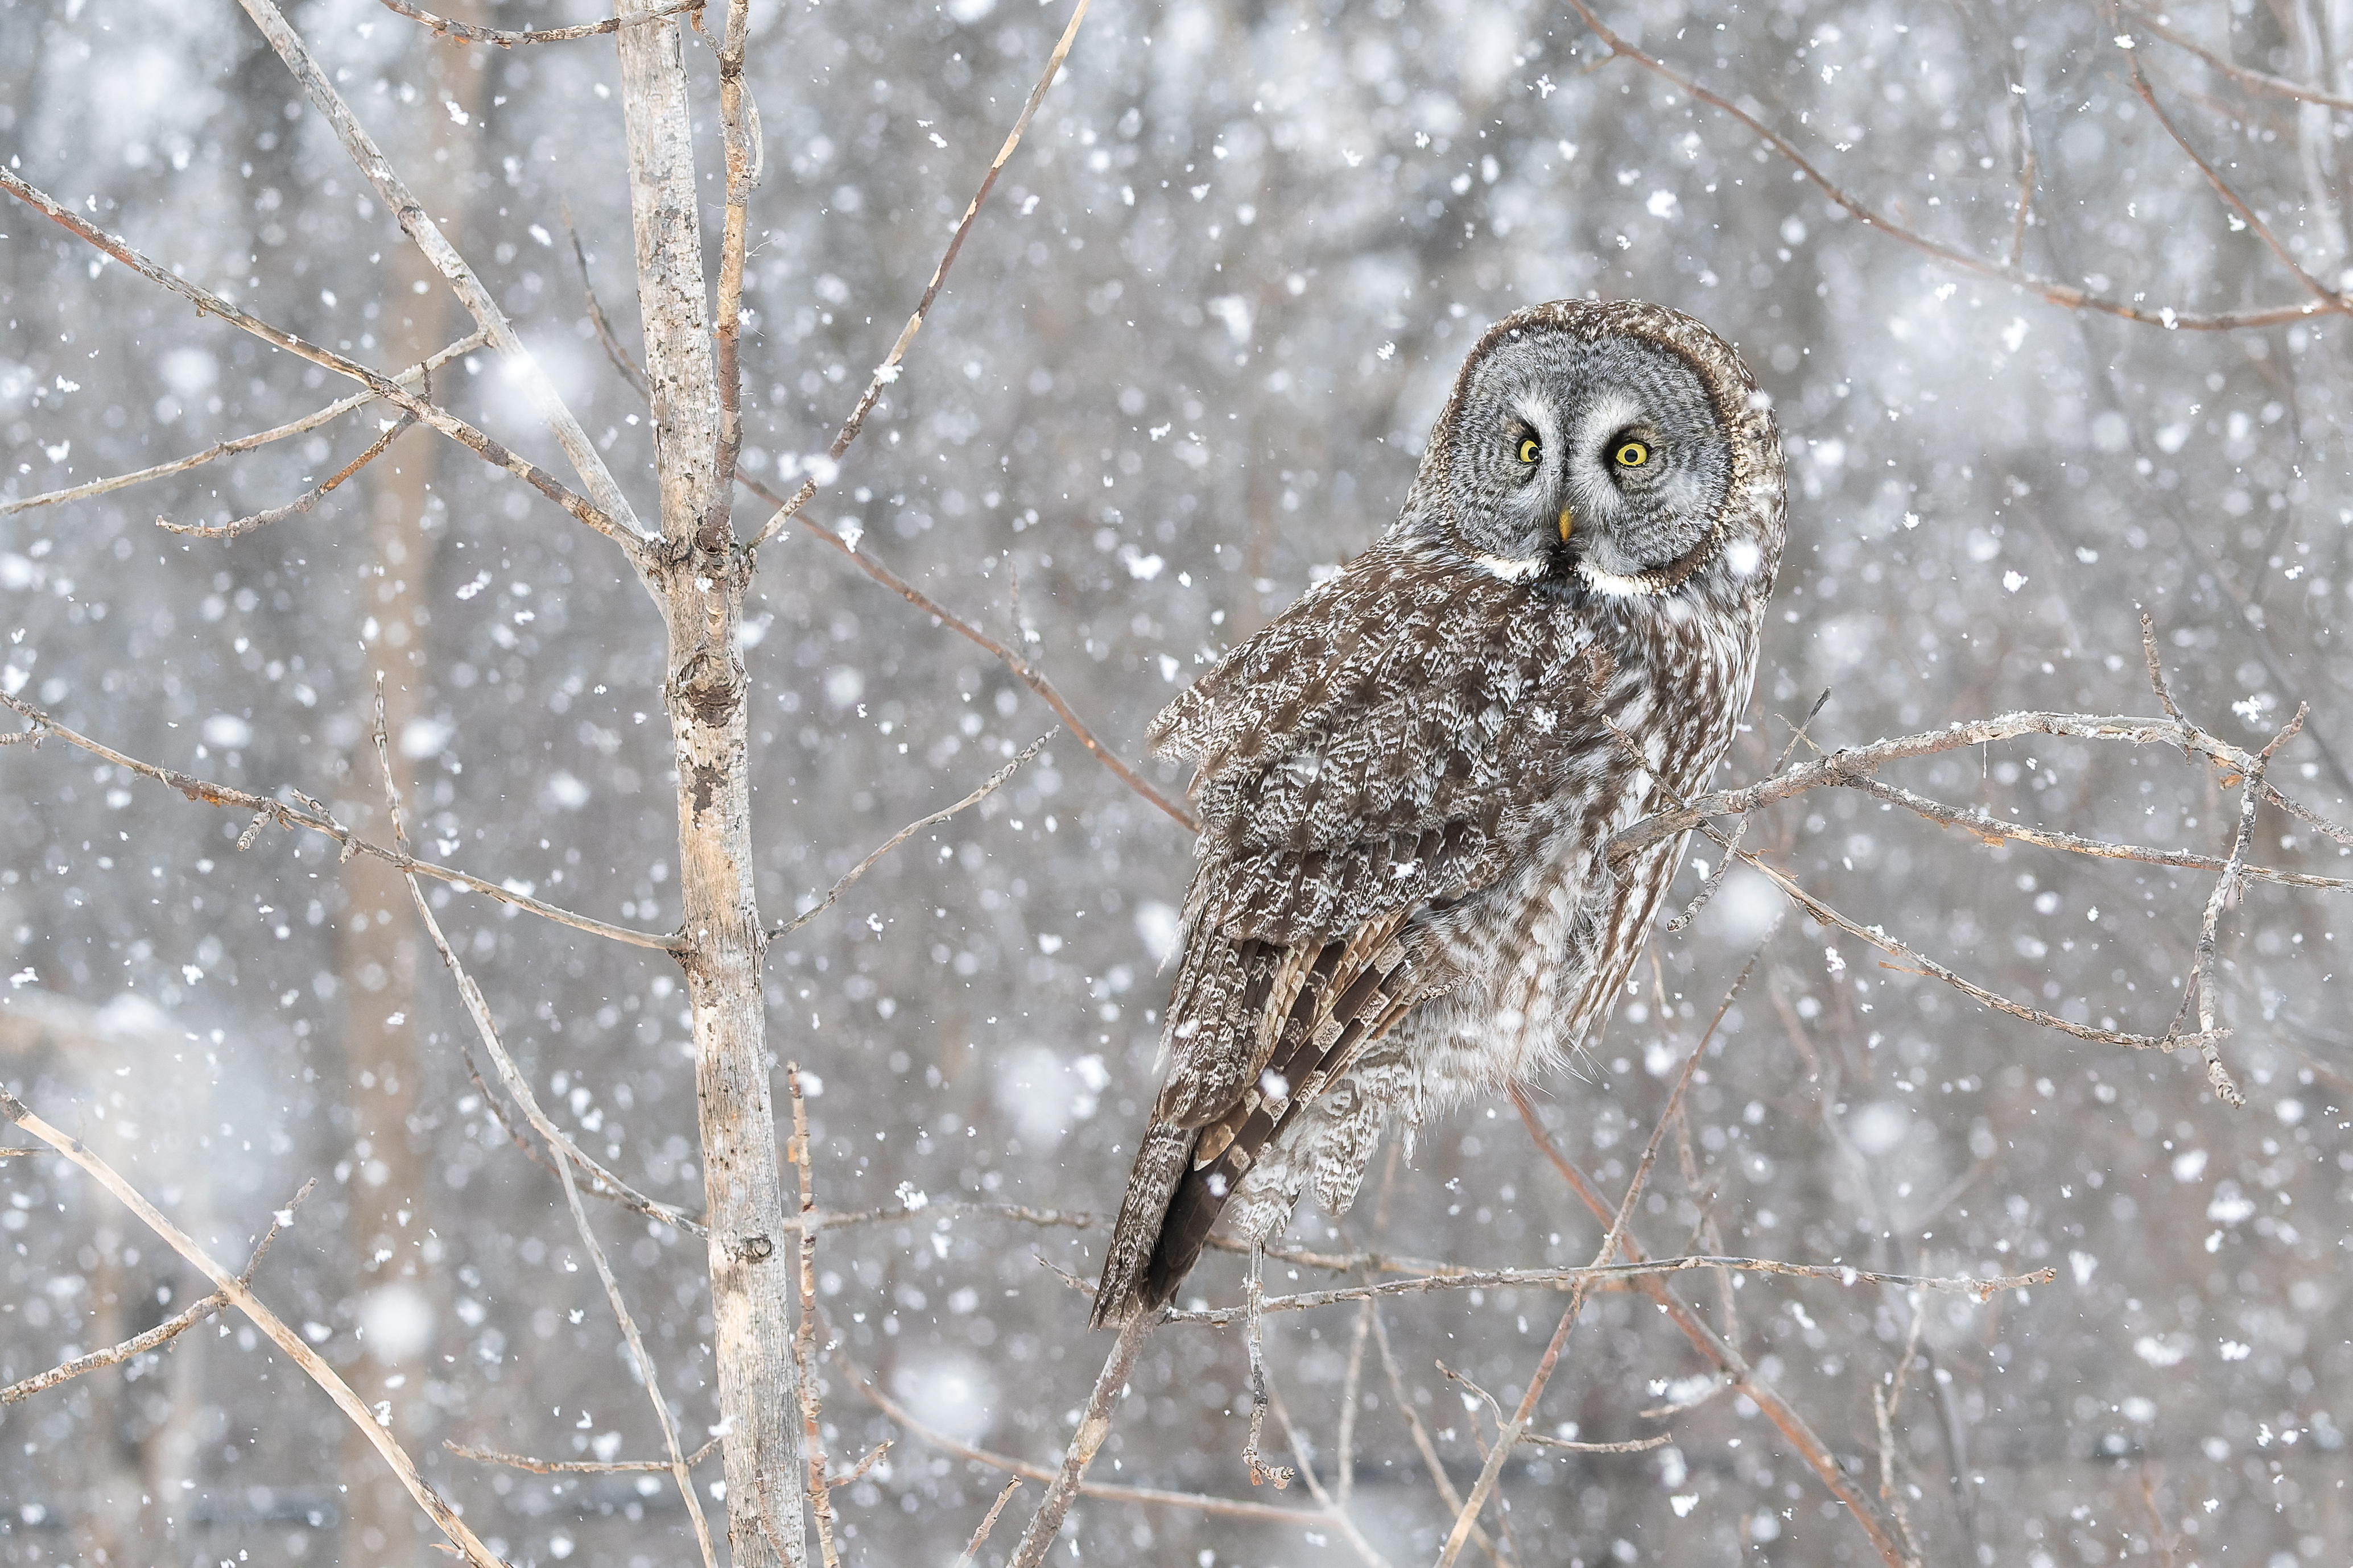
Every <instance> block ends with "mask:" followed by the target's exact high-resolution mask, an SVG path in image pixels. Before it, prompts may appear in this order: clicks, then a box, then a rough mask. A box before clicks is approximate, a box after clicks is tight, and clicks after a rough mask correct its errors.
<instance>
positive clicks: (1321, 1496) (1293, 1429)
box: [1266, 1384, 1388, 1568]
mask: <svg viewBox="0 0 2353 1568" xmlns="http://www.w3.org/2000/svg"><path fill="white" fill-rule="evenodd" d="M1266 1392H1267V1399H1268V1402H1269V1403H1270V1404H1271V1405H1272V1407H1273V1410H1274V1418H1275V1420H1277V1421H1278V1422H1280V1423H1282V1436H1283V1441H1284V1442H1286V1443H1288V1444H1289V1445H1290V1446H1291V1457H1292V1458H1294V1459H1297V1460H1298V1461H1299V1479H1301V1480H1302V1481H1303V1482H1305V1483H1306V1486H1307V1495H1308V1496H1310V1497H1312V1498H1314V1500H1315V1501H1316V1503H1317V1504H1318V1505H1319V1506H1321V1507H1322V1509H1323V1510H1324V1518H1325V1519H1326V1520H1327V1521H1329V1522H1330V1523H1331V1526H1332V1528H1333V1529H1335V1530H1336V1531H1339V1532H1340V1533H1341V1534H1342V1535H1343V1536H1345V1537H1346V1538H1347V1542H1348V1547H1349V1550H1350V1551H1352V1552H1356V1560H1357V1561H1358V1562H1360V1563H1364V1564H1365V1568H1388V1558H1386V1557H1384V1556H1382V1555H1381V1554H1380V1552H1378V1551H1377V1550H1376V1549H1375V1548H1374V1546H1373V1543H1372V1542H1369V1541H1367V1540H1366V1539H1365V1532H1364V1531H1361V1530H1359V1529H1357V1528H1356V1521H1355V1520H1354V1519H1353V1518H1351V1517H1350V1516H1349V1513H1348V1510H1347V1506H1346V1504H1345V1503H1344V1502H1342V1501H1340V1500H1338V1499H1336V1498H1335V1497H1334V1496H1333V1495H1332V1493H1331V1491H1330V1490H1329V1489H1326V1488H1325V1487H1324V1483H1323V1482H1322V1481H1321V1480H1320V1479H1317V1478H1316V1475H1315V1463H1314V1456H1313V1455H1312V1454H1310V1453H1309V1452H1308V1449H1307V1438H1306V1436H1305V1434H1303V1433H1302V1432H1301V1431H1300V1430H1299V1428H1298V1426H1296V1425H1294V1424H1293V1421H1292V1419H1291V1412H1290V1411H1289V1410H1287V1409H1285V1408H1284V1407H1283V1403H1282V1394H1280V1393H1279V1392H1277V1391H1276V1389H1275V1388H1274V1386H1273V1384H1268V1385H1267V1391H1266Z"/></svg>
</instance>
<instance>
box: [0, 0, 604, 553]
mask: <svg viewBox="0 0 2353 1568" xmlns="http://www.w3.org/2000/svg"><path fill="white" fill-rule="evenodd" d="M251 3H254V4H260V3H262V0H251ZM0 191H5V192H6V193H7V194H8V195H12V196H15V197H16V199H17V200H18V201H21V202H23V203H25V204H26V205H27V206H30V207H33V208H35V209H37V211H39V212H40V214H41V215H42V216H45V217H47V219H48V220H49V221H50V222H51V223H54V224H56V225H57V226H58V227H60V228H62V229H65V230H66V231H67V232H69V233H70V234H72V235H73V236H74V237H77V238H79V239H81V240H83V241H85V242H86V243H88V244H89V245H90V246H92V247H95V248H96V249H98V250H100V251H102V252H104V253H105V254H106V255H109V256H111V257H112V258H114V259H115V260H117V261H120V262H121V263H122V265H124V266H125V267H128V268H131V269H132V271H133V272H136V273H138V274H139V275H140V276H141V277H142V278H144V279H147V280H148V281H149V282H151V283H153V284H155V285H157V286H158V287H159V288H163V289H168V290H169V291H171V292H172V293H174V294H177V295H178V296H179V297H180V298H181V299H183V300H187V301H188V302H189V303H190V304H192V305H194V306H195V308H196V310H197V311H198V313H200V314H204V315H213V316H218V317H219V318H220V319H221V320H222V321H227V322H228V323H229V324H230V325H231V326H235V327H239V328H242V329H243V330H244V331H248V332H250V333H252V334H253V335H254V336H255V337H257V338H259V339H260V340H261V341H262V342H266V343H269V344H272V345H274V346H276V347H278V348H280V349H283V350H285V351H286V352H287V353H290V354H294V355H296V356H298V357H299V358H301V359H305V360H308V361H310V362H311V363H312V364H315V365H318V366H319V367H320V368H322V369H323V370H332V371H333V372H334V373H335V374H338V375H343V376H349V377H350V378H351V379H352V380H353V381H356V382H358V383H359V384H361V385H363V386H364V387H366V388H367V389H368V391H369V392H370V394H371V395H374V396H375V397H378V398H381V399H382V400H384V401H385V402H386V403H389V404H391V405H394V406H395V407H396V408H400V409H403V410H405V411H406V412H408V413H411V414H414V415H416V416H417V418H419V419H420V420H422V421H423V422H424V423H426V424H427V425H430V426H433V428H434V429H436V430H438V431H440V432H441V434H443V435H444V436H447V437H449V438H450V439H451V440H453V441H456V442H457V443H458V444H459V445H460V446H462V447H465V448H466V449H467V450H468V451H470V452H472V453H473V454H475V455H476V456H477V457H479V458H481V459H482V460H483V461H484V462H486V463H489V464H490V465H491V467H493V468H503V469H505V470H506V471H507V472H508V473H511V474H512V475H514V476H515V477H516V478H517V479H521V480H522V481H523V482H524V483H525V484H527V485H529V486H531V487H532V488H533V489H535V490H537V491H539V492H540V493H541V494H542V495H543V496H545V497H547V498H548V499H549V500H552V501H554V502H555V504H556V505H558V506H560V507H562V508H563V509H564V510H565V511H567V512H570V513H571V514H572V515H573V516H574V517H576V518H578V519H579V520H580V521H582V522H585V523H586V524H587V525H588V526H589V527H591V528H593V529H595V530H596V531H598V532H599V533H606V534H612V535H614V536H615V537H618V538H623V539H624V540H625V541H626V538H627V537H628V536H627V533H626V530H625V529H624V527H623V525H622V524H619V523H617V522H615V521H614V520H613V517H612V515H610V514H609V513H608V512H607V510H604V509H603V508H601V507H599V506H598V505H597V504H596V502H595V501H592V500H589V499H588V498H587V497H586V496H582V495H579V494H577V493H575V491H573V490H572V489H568V488H566V487H565V484H564V482H563V481H562V480H560V479H557V478H556V477H555V476H554V475H553V474H551V473H549V472H547V470H546V469H544V468H540V467H539V466H538V465H537V464H535V463H533V462H531V461H530V460H529V459H527V458H522V457H521V456H519V455H517V454H516V453H514V452H512V451H510V450H508V449H507V447H504V446H502V445H501V444H500V443H499V442H497V441H494V440H492V439H491V437H489V436H486V435H484V434H483V433H482V432H481V431H480V430H477V429H475V428H474V427H473V426H471V425H469V424H467V423H466V422H465V421H464V420H462V419H460V418H459V417H458V416H456V415H454V414H451V413H450V412H449V411H448V409H446V408H438V407H435V406H434V405H431V404H428V403H424V402H421V401H419V400H418V399H417V398H415V397H412V396H411V395H409V394H408V392H407V390H406V388H404V387H403V386H401V385H400V384H399V383H397V382H396V381H394V380H392V379H390V378H389V377H387V376H385V375H383V374H379V373H377V372H375V371H373V370H370V369H369V368H368V367H367V366H365V365H364V364H362V363H359V362H358V361H357V360H354V359H350V358H347V357H345V356H344V355H343V354H339V353H334V352H333V351H332V350H331V349H325V348H322V347H321V346H320V345H318V344H317V343H312V342H304V341H303V340H302V339H301V338H298V337H296V336H295V335H294V334H293V333H291V332H288V331H280V329H279V328H277V327H274V326H272V325H270V324H269V322H268V321H263V320H262V319H261V318H260V317H259V316H256V315H254V314H253V313H252V312H251V311H249V310H243V309H240V308H239V307H237V306H236V305H233V304H231V303H229V301H228V300H225V299H223V298H221V297H220V296H219V295H217V294H216V293H214V292H213V291H212V290H211V289H204V288H199V287H198V286H197V285H195V284H194V283H191V282H189V281H188V280H187V279H185V278H182V277H180V276H179V275H178V274H177V273H174V272H173V271H171V270H170V269H168V268H164V267H162V266H159V265H158V264H157V263H155V262H154V261H153V260H151V259H149V258H147V257H146V256H144V255H142V253H140V252H139V251H137V250H135V249H133V248H132V246H131V244H130V242H129V241H127V240H124V239H121V238H119V237H116V236H114V235H111V234H109V233H107V232H106V231H105V230H104V229H101V228H100V227H98V226H96V225H94V224H90V223H85V222H84V221H83V220H82V219H81V217H80V216H79V215H78V214H76V213H75V212H74V210H73V209H72V208H71V207H69V206H67V205H65V204H64V203H62V202H59V201H58V200H57V199H56V198H55V197H52V196H50V195H47V194H46V193H45V192H42V191H39V190H37V189H35V188H34V187H33V186H31V185H28V184H26V183H25V182H24V181H22V180H20V179H18V178H17V177H16V174H13V173H11V172H10V171H9V170H7V169H5V168H0ZM419 217H420V221H422V215H419ZM566 417H567V418H568V417H570V416H568V415H567V416H566ZM583 439H584V440H585V439H586V437H583ZM588 451H589V454H590V456H592V457H594V456H595V455H596V448H595V447H589V448H588ZM603 461H604V460H603V459H602V458H597V464H598V467H599V468H602V466H603ZM625 504H626V503H625Z"/></svg>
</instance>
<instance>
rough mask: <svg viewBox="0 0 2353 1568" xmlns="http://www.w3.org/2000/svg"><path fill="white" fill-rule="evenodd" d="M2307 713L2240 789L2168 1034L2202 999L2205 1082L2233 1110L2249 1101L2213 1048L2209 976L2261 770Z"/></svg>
mask: <svg viewBox="0 0 2353 1568" xmlns="http://www.w3.org/2000/svg"><path fill="white" fill-rule="evenodd" d="M2305 713H2306V709H2305V707H2304V706H2303V705H2302V704H2300V703H2299V704H2298V705H2297V707H2296V710H2295V718H2293V719H2290V720H2289V721H2287V723H2286V725H2285V726H2284V728H2283V729H2282V730H2281V731H2280V732H2279V733H2278V734H2277V735H2274V737H2272V742H2271V744H2269V745H2267V746H2265V747H2264V748H2263V750H2262V751H2261V752H2257V753H2256V755H2255V764H2254V766H2253V768H2252V769H2250V770H2249V771H2248V773H2247V775H2246V783H2245V784H2244V786H2243V787H2242V788H2241V790H2240V791H2239V826H2238V831H2237V832H2236V833H2234V834H2233V835H2232V838H2231V858H2230V859H2229V861H2227V862H2226V863H2225V864H2224V865H2223V867H2222V875H2221V877H2219V878H2218V879H2215V883H2214V891H2213V892H2212V893H2211V894H2210V895H2209V896H2208V897H2207V900H2206V913H2205V916H2204V918H2203V919H2201V920H2200V921H2199V926H2198V948H2197V952H2196V953H2195V954H2194V956H2193V957H2192V958H2191V959H2190V963H2189V980H2188V981H2187V982H2186V983H2184V984H2183V986H2182V990H2181V1010H2180V1011H2179V1013H2177V1014H2176V1015H2175V1016H2174V1019H2173V1023H2172V1025H2171V1026H2170V1027H2168V1029H2167V1030H2166V1032H2165V1033H2166V1037H2167V1038H2168V1039H2171V1038H2173V1037H2175V1036H2177V1035H2179V1033H2180V1032H2181V1026H2182V1025H2183V1024H2185V1023H2187V1022H2188V1021H2189V1004H2190V1000H2191V998H2193V997H2195V998H2196V999H2197V1003H2198V1028H2199V1036H2198V1042H2199V1047H2198V1048H2199V1054H2200V1055H2201V1056H2203V1057H2204V1058H2206V1077H2207V1080H2208V1081H2209V1082H2210V1083H2211V1084H2212V1086H2213V1089H2214V1095H2215V1098H2216V1099H2218V1100H2221V1101H2222V1102H2223V1103H2224V1104H2225V1105H2229V1106H2232V1107H2233V1108H2237V1107H2241V1106H2243V1105H2245V1104H2246V1103H2247V1099H2246V1096H2245V1095H2243V1094H2242V1093H2241V1092H2240V1091H2239V1086H2238V1085H2237V1084H2236V1083H2234V1082H2232V1079H2231V1075H2230V1072H2229V1070H2228V1069H2226V1068H2224V1067H2223V1066H2222V1058H2221V1053H2220V1052H2219V1051H2218V1050H2216V1048H2215V1046H2214V1041H2215V1040H2216V1038H2217V1037H2218V1036H2219V1033H2220V1032H2219V1031H2218V1030H2217V1029H2216V1028H2215V1026H2214V1019H2215V1006H2214V984H2213V981H2212V978H2211V976H2212V974H2213V969H2214V950H2215V946H2216V943H2217V941H2218V931H2219V928H2220V926H2221V920H2222V908H2223V906H2224V905H2225V904H2227V903H2229V902H2230V900H2231V895H2232V893H2233V892H2234V891H2236V890H2237V889H2238V885H2239V878H2240V875H2241V873H2242V868H2243V864H2244V862H2245V860H2246V856H2247V841H2248V840H2249V839H2250V838H2251V837H2253V835H2254V831H2255V804H2256V802H2257V801H2259V800H2260V799H2261V798H2262V795H2261V794H2260V792H2261V790H2262V788H2263V770H2264V769H2265V768H2266V767H2268V766H2269V765H2270V764H2271V760H2272V754H2273V753H2274V752H2277V751H2278V750H2279V749H2280V747H2281V746H2283V745H2284V744H2286V742H2287V741H2288V739H2289V737H2291V736H2293V735H2294V734H2295V732H2296V731H2298V730H2301V729H2303V728H2304V718H2305Z"/></svg>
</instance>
